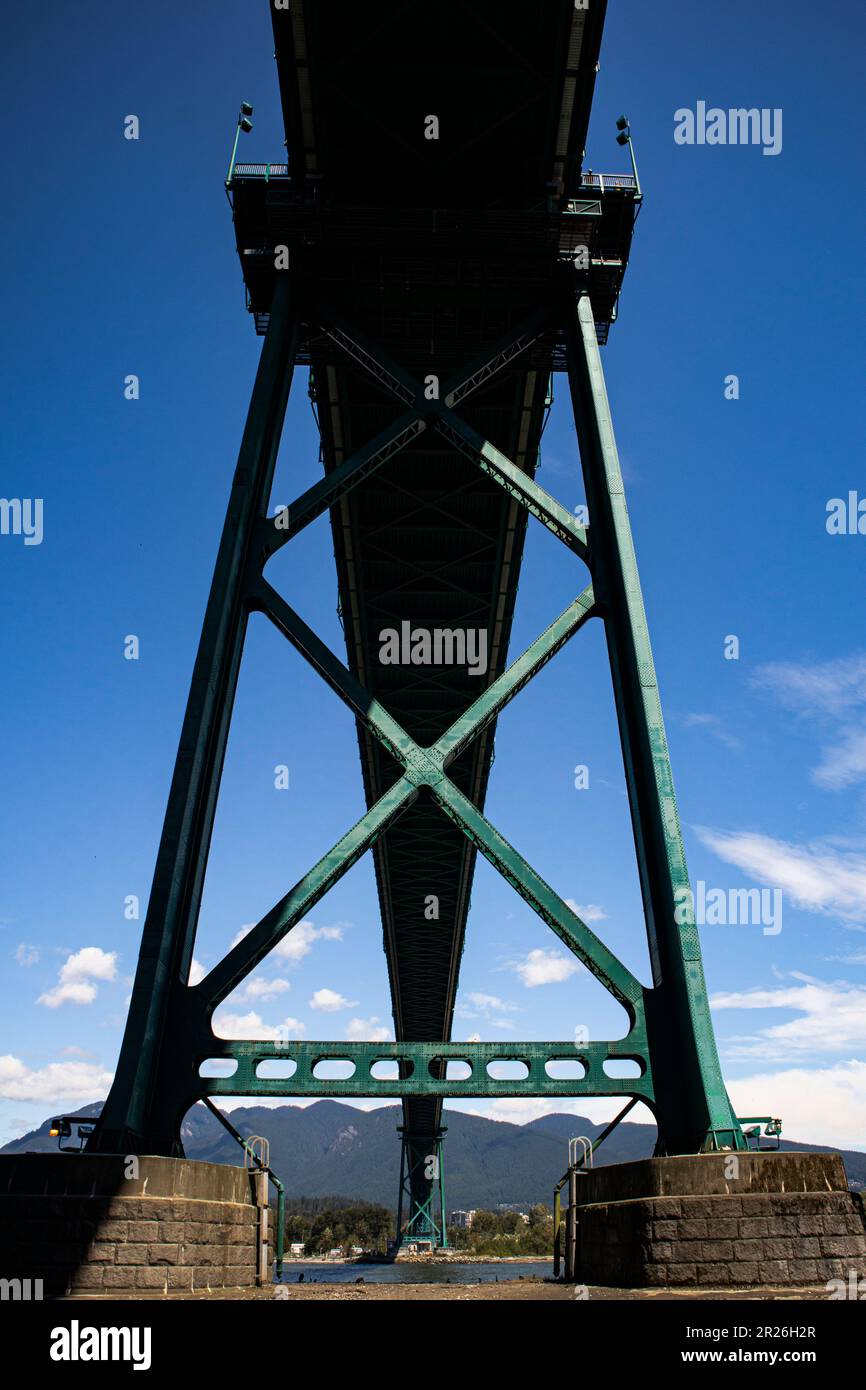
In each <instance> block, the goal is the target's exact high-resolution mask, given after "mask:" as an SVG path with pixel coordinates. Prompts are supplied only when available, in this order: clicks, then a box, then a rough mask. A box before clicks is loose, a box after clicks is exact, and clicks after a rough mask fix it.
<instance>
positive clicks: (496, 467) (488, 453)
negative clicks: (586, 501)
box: [432, 405, 589, 564]
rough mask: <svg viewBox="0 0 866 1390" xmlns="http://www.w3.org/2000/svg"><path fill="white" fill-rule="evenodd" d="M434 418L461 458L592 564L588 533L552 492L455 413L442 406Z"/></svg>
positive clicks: (439, 429) (440, 431) (438, 428)
mask: <svg viewBox="0 0 866 1390" xmlns="http://www.w3.org/2000/svg"><path fill="white" fill-rule="evenodd" d="M432 413H433V414H434V415H435V423H436V428H437V430H438V431H439V433H440V434H442V435H443V436H444V437H445V438H446V439H447V440H448V442H449V444H452V445H453V446H454V448H455V449H459V451H460V452H461V453H462V454H465V456H466V457H467V458H469V459H471V460H472V462H473V463H476V464H477V465H478V467H479V468H481V470H482V472H484V473H486V474H487V476H488V477H490V478H492V479H493V480H494V482H497V483H499V485H500V487H503V488H504V489H505V491H506V492H507V493H509V494H510V496H512V497H515V498H516V499H517V501H518V502H520V503H522V505H523V506H524V507H526V509H527V511H528V512H530V513H531V514H532V515H533V516H534V517H537V519H538V520H539V521H540V522H542V523H543V524H544V525H545V526H546V527H547V529H548V530H549V531H552V532H553V534H554V535H555V536H556V537H557V538H558V539H559V540H561V541H562V542H563V543H564V544H565V545H567V546H568V548H569V550H573V551H574V553H575V554H576V555H579V556H580V558H581V560H584V561H585V562H586V563H587V564H588V563H589V544H588V540H587V534H586V531H585V530H584V528H583V527H582V526H578V524H577V522H576V521H575V520H574V517H573V516H572V515H571V513H570V512H569V511H567V510H566V509H565V507H563V505H562V503H561V502H557V500H556V498H555V497H552V496H551V494H550V493H549V492H546V491H545V489H544V488H543V487H540V486H539V484H538V483H537V482H536V481H535V479H534V478H532V477H530V475H529V474H528V473H524V472H523V469H522V468H518V467H517V464H516V463H512V461H511V459H510V458H508V457H507V456H506V455H505V454H503V453H502V452H501V450H499V449H497V448H496V446H495V445H494V444H491V443H490V441H489V440H488V439H485V438H484V436H483V435H482V434H479V433H478V431H477V430H475V429H473V428H472V426H471V425H468V424H466V422H465V421H464V420H461V419H460V417H459V415H455V414H454V412H453V411H452V410H449V409H448V407H447V406H445V405H443V406H441V407H439V408H438V409H436V410H435V411H434V412H432Z"/></svg>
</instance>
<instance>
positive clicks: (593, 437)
mask: <svg viewBox="0 0 866 1390" xmlns="http://www.w3.org/2000/svg"><path fill="white" fill-rule="evenodd" d="M568 376H569V385H570V389H571V397H572V404H573V408H574V416H575V424H576V427H577V437H578V443H579V446H580V455H581V463H582V466H583V476H584V483H585V487H586V497H587V504H588V507H589V517H590V526H591V529H590V542H591V555H590V567H591V569H592V573H593V586H594V590H595V595H596V601H597V602H598V604H599V607H600V609H601V612H602V614H603V617H604V623H605V633H606V637H607V644H608V653H609V657H610V665H611V674H612V679H613V688H614V696H615V701H616V711H617V720H618V723H619V731H620V740H621V743H622V749H623V758H624V762H625V775H626V783H627V787H628V797H629V806H630V810H631V819H632V828H633V832H634V839H635V847H636V850H637V861H638V870H639V874H640V884H641V893H642V897H643V907H644V915H645V918H646V927H647V936H648V940H649V948H650V956H651V961H652V973H653V983H654V986H655V987H654V989H652V990H648V991H647V992H646V1013H647V1031H648V1038H649V1047H650V1055H651V1057H652V1066H653V1081H654V1089H655V1096H656V1119H657V1122H658V1136H659V1137H658V1148H657V1152H658V1153H664V1154H685V1153H698V1152H701V1151H702V1150H706V1149H714V1148H721V1147H733V1148H744V1147H745V1140H744V1138H743V1134H742V1130H741V1129H740V1126H739V1124H738V1123H737V1120H736V1118H735V1116H734V1112H733V1110H732V1108H731V1103H730V1100H729V1099H728V1095H727V1092H726V1090H725V1086H724V1081H723V1079H722V1074H721V1067H720V1065H719V1058H718V1053H717V1050H716V1043H715V1037H714V1034H713V1028H712V1023H711V1020H710V1011H709V1003H708V1000H707V989H706V984H705V981H704V971H703V964H702V960H701V948H700V942H699V939H698V931H697V927H696V925H695V921H694V914H693V912H692V911H691V908H690V904H691V897H690V893H689V879H688V870H687V868H686V859H685V850H684V846H683V839H682V833H681V830H680V822H679V815H678V812H677V804H676V797H675V793H674V786H673V777H672V774H671V767H670V760H669V757H668V747H667V740H666V737H665V730H664V723H663V720H662V710H661V703H660V700H659V693H658V686H657V683H656V674H655V667H654V664H653V657H652V650H651V647H650V640H649V631H648V629H647V622H646V614H645V612H644V605H643V598H642V595H641V590H640V580H639V577H638V570H637V561H636V558H635V552H634V543H633V541H632V534H631V526H630V524H629V518H628V510H627V508H626V502H625V494H624V490H623V484H622V475H621V473H620V467H619V458H618V455H617V448H616V441H615V439H614V433H613V424H612V421H611V415H610V406H609V403H608V399H607V391H606V388H605V383H604V374H603V371H602V365H601V356H600V354H599V350H598V343H597V339H596V333H595V324H594V320H593V313H592V306H591V304H590V301H589V297H588V296H587V295H585V294H583V295H581V296H580V297H579V299H578V302H577V304H576V307H575V311H574V314H573V317H572V318H571V320H570V322H569V324H568ZM678 919H681V920H678Z"/></svg>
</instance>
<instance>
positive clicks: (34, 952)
mask: <svg viewBox="0 0 866 1390" xmlns="http://www.w3.org/2000/svg"><path fill="white" fill-rule="evenodd" d="M15 959H16V960H17V962H18V964H19V965H24V966H27V965H36V964H37V963H38V961H39V947H38V946H28V944H27V942H26V941H22V942H21V945H20V946H19V947H18V949H17V951H16V952H15Z"/></svg>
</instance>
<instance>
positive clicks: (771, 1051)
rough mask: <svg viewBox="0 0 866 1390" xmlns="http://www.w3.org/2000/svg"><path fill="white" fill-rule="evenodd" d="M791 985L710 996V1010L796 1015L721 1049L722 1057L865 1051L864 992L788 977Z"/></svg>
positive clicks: (785, 1058)
mask: <svg viewBox="0 0 866 1390" xmlns="http://www.w3.org/2000/svg"><path fill="white" fill-rule="evenodd" d="M791 979H792V980H795V981H796V982H797V983H796V984H792V985H787V986H784V987H781V988H778V989H750V990H743V991H740V992H730V993H723V994H715V995H713V996H712V997H711V998H710V1007H711V1008H712V1009H713V1010H715V1011H717V1012H719V1011H722V1010H725V1009H761V1010H765V1009H781V1010H785V1011H788V1012H792V1013H794V1014H796V1017H795V1018H792V1019H787V1020H786V1021H785V1022H784V1023H775V1024H771V1025H769V1026H768V1027H765V1028H760V1029H759V1030H758V1031H757V1032H756V1033H754V1034H750V1035H748V1036H741V1037H736V1038H733V1039H730V1040H729V1041H727V1042H725V1043H723V1044H722V1048H723V1052H724V1054H725V1055H726V1056H728V1057H763V1058H765V1059H766V1060H768V1061H777V1060H778V1061H789V1060H791V1059H792V1058H796V1057H798V1056H803V1057H813V1056H815V1054H816V1053H828V1052H837V1053H838V1052H846V1051H847V1050H848V1049H849V1048H852V1047H864V1046H866V986H864V985H852V984H848V983H847V982H845V981H837V982H834V983H832V984H827V983H824V982H823V981H821V980H815V979H813V978H812V977H811V976H808V975H802V974H800V973H799V972H792V974H791Z"/></svg>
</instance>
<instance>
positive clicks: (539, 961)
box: [508, 948, 581, 989]
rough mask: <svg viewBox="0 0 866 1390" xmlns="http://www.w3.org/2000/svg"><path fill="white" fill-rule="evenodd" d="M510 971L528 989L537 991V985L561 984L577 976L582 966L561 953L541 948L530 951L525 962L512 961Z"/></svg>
mask: <svg viewBox="0 0 866 1390" xmlns="http://www.w3.org/2000/svg"><path fill="white" fill-rule="evenodd" d="M508 969H509V970H513V971H514V973H515V975H517V976H519V978H520V979H521V980H522V981H523V983H524V984H525V985H526V988H527V989H535V988H536V986H537V985H554V984H559V983H560V982H561V981H562V980H567V979H568V978H569V976H571V975H575V974H576V973H577V971H578V970H580V969H581V966H580V963H579V962H578V961H577V960H575V959H574V958H573V957H570V956H565V955H563V954H562V952H561V951H557V950H550V951H544V950H541V949H540V948H539V949H537V950H535V951H530V952H529V954H528V955H527V956H525V957H524V959H523V960H514V961H510V962H509V964H508Z"/></svg>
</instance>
